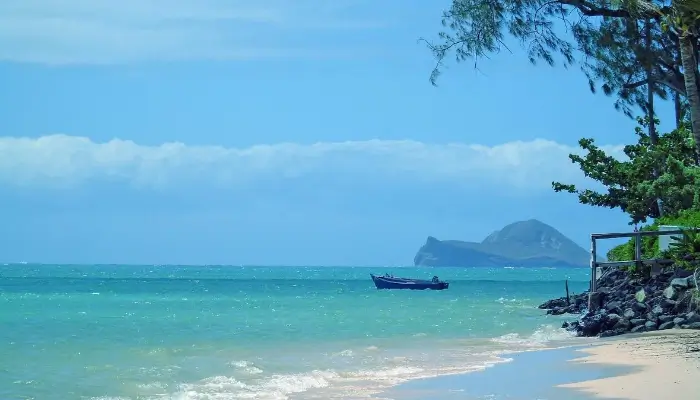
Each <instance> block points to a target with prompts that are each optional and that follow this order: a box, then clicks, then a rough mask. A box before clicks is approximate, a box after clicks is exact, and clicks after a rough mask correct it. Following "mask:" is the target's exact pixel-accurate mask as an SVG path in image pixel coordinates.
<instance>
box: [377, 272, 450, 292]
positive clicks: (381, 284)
mask: <svg viewBox="0 0 700 400" xmlns="http://www.w3.org/2000/svg"><path fill="white" fill-rule="evenodd" d="M369 275H370V276H371V277H372V281H373V282H374V286H376V287H377V289H411V290H425V289H431V290H444V289H447V288H449V287H450V284H449V283H448V282H443V281H441V280H440V278H438V277H437V276H434V277H433V279H432V280H425V279H411V278H396V277H393V276H390V275H388V274H386V275H384V276H377V275H374V274H369Z"/></svg>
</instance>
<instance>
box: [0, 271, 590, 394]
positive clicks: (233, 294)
mask: <svg viewBox="0 0 700 400" xmlns="http://www.w3.org/2000/svg"><path fill="white" fill-rule="evenodd" d="M370 272H375V273H382V274H383V273H385V272H389V273H393V274H395V275H397V276H410V277H424V278H428V279H429V278H430V277H431V276H433V275H435V274H437V275H439V276H440V278H441V279H444V280H447V281H449V282H450V288H449V290H445V291H396V290H392V291H378V290H376V289H375V288H374V286H373V284H372V281H371V279H370V277H369V273H370ZM587 272H588V271H587V270H574V269H487V268H473V269H454V268H444V269H429V268H359V267H358V268H349V267H344V268H338V267H319V268H302V267H232V266H206V267H204V266H119V265H114V266H105V265H99V266H91V265H85V266H75V265H26V264H25V265H4V266H0V278H1V280H0V355H2V356H1V357H0V398H2V399H41V400H52V399H57V400H58V399H61V400H68V399H103V400H106V399H178V400H180V399H182V400H185V399H287V398H291V399H308V398H318V399H332V398H343V399H349V398H367V395H369V394H372V393H378V392H380V391H382V390H383V389H385V388H386V387H388V386H391V385H395V384H398V383H401V382H404V381H406V380H409V379H414V378H420V377H426V376H435V375H438V374H445V373H454V372H464V371H469V370H472V369H477V368H483V367H485V366H488V365H492V364H494V363H497V362H500V361H503V358H501V357H499V355H502V354H503V353H506V352H511V351H519V350H524V349H533V348H544V347H553V346H556V345H558V344H561V343H565V342H566V343H568V342H569V341H572V340H575V339H572V338H570V336H569V335H568V334H566V333H565V332H563V331H562V330H560V329H558V326H560V325H561V321H562V318H561V317H551V316H550V317H547V316H544V315H543V314H544V313H543V312H542V311H541V310H538V309H537V308H536V306H537V305H538V304H540V303H541V302H542V301H544V300H547V299H549V298H553V297H559V296H562V295H563V292H564V280H565V279H569V284H570V288H571V290H572V291H574V292H581V291H583V290H584V289H585V288H586V286H587V279H588V277H587Z"/></svg>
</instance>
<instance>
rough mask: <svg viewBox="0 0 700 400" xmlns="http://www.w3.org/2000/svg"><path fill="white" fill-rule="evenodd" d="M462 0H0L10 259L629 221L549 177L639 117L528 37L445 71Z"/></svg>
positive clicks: (201, 258) (3, 216)
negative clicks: (434, 81)
mask: <svg viewBox="0 0 700 400" xmlns="http://www.w3.org/2000/svg"><path fill="white" fill-rule="evenodd" d="M450 3H451V2H450V1H449V0H439V1H435V0H430V1H428V0H412V1H410V2H405V1H399V0H381V1H376V0H375V1H369V0H333V1H328V0H121V1H119V2H116V1H107V0H22V1H5V2H0V80H1V81H2V90H0V135H2V136H0V220H2V224H0V261H2V262H22V261H26V262H42V263H128V264H230V265H239V264H244V265H300V266H304V265H314V266H315V265H325V266H329V265H374V266H398V265H411V264H412V262H413V257H414V255H415V253H416V251H417V250H418V248H419V247H420V246H421V245H422V244H423V243H424V242H425V240H426V237H427V236H429V235H430V236H434V237H437V238H439V239H459V240H468V241H481V240H482V239H483V238H484V237H485V236H487V235H488V234H489V233H491V232H493V231H495V230H497V229H500V228H502V227H503V226H504V225H506V224H508V223H511V222H514V221H519V220H526V219H531V218H536V219H539V220H541V221H543V222H545V223H548V224H550V225H552V226H554V227H555V228H557V229H558V230H560V231H561V232H562V233H564V234H565V235H567V236H568V237H570V238H571V239H572V240H574V241H575V242H577V243H579V244H581V245H582V246H583V247H584V248H588V247H589V239H588V238H589V234H590V233H592V232H613V231H627V230H629V229H630V227H629V226H628V225H627V222H628V220H627V218H626V217H625V216H624V215H623V214H622V213H621V212H619V211H615V210H605V209H599V208H593V207H589V206H583V205H580V204H578V202H577V199H576V198H575V196H573V195H569V194H562V193H554V192H553V191H552V189H551V182H552V181H555V180H561V181H564V182H566V183H569V182H570V183H577V184H581V185H584V186H586V185H591V183H590V182H587V181H586V179H585V178H584V177H583V176H582V175H581V173H580V171H578V170H577V169H576V167H575V166H574V165H572V164H571V162H570V161H569V159H568V157H567V155H568V154H569V153H571V152H575V151H577V141H578V139H579V138H581V137H592V138H594V139H595V140H596V142H597V143H599V144H601V145H604V146H605V148H606V149H608V150H609V151H611V152H612V153H613V154H620V149H621V146H622V145H624V144H627V143H631V142H633V141H634V140H635V137H634V127H635V123H634V121H633V120H631V119H629V118H627V117H625V116H624V115H623V114H621V113H619V112H617V111H615V110H614V108H613V102H614V99H613V98H609V97H606V96H604V95H602V94H597V95H594V94H592V93H591V92H590V91H589V89H588V84H587V81H586V79H585V76H584V75H583V73H582V72H581V71H580V70H579V69H578V67H576V66H574V67H570V68H568V69H565V68H562V67H554V68H552V67H549V66H546V65H536V66H533V65H532V64H530V63H529V62H528V60H527V57H526V56H525V54H524V53H523V51H522V50H519V49H518V46H517V43H514V44H513V46H511V48H512V49H513V54H510V53H506V52H503V53H500V54H497V55H494V56H493V57H492V58H490V59H487V60H480V61H479V65H478V70H477V69H475V68H474V65H473V63H471V62H465V63H459V64H458V63H454V62H448V65H447V69H446V70H445V72H444V73H443V75H442V76H441V77H440V79H439V81H438V86H437V87H435V86H432V85H431V84H430V82H429V76H430V72H431V70H432V68H433V67H434V65H435V60H434V58H433V57H432V55H431V53H430V51H429V50H428V49H427V48H426V46H425V45H424V44H422V43H420V42H419V41H418V39H419V38H421V37H424V38H427V39H435V38H436V36H437V33H438V32H439V31H440V29H441V25H440V16H441V12H442V10H443V9H446V8H448V7H449V5H450ZM664 107H667V108H665V109H664V110H662V112H661V118H662V128H665V129H667V130H670V129H672V126H671V124H672V123H671V117H670V116H671V115H672V113H671V112H670V109H669V108H668V107H669V106H667V105H665V106H664ZM664 120H665V121H666V123H664ZM613 244H617V243H610V244H600V245H599V247H600V248H603V249H605V248H609V247H610V246H611V245H613Z"/></svg>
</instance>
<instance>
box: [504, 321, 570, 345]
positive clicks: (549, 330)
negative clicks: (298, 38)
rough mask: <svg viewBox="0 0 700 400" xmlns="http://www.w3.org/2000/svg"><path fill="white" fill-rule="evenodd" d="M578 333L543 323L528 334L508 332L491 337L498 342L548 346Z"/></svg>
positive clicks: (566, 339)
mask: <svg viewBox="0 0 700 400" xmlns="http://www.w3.org/2000/svg"><path fill="white" fill-rule="evenodd" d="M575 337H576V335H575V334H574V333H572V332H569V331H567V330H565V329H562V328H557V327H556V326H553V325H541V326H540V327H539V328H538V329H537V330H535V332H533V333H532V334H531V335H528V336H521V335H520V334H517V333H508V334H505V335H502V336H499V337H496V338H493V339H491V340H492V341H494V342H496V343H502V344H511V345H517V346H518V347H520V346H522V347H525V348H533V347H534V348H546V347H551V346H552V345H556V342H563V341H568V340H572V339H574V338H575ZM514 350H515V349H514Z"/></svg>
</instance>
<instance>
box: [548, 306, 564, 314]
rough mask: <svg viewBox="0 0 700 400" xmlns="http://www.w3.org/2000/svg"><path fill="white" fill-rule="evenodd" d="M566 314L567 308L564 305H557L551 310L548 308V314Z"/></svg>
mask: <svg viewBox="0 0 700 400" xmlns="http://www.w3.org/2000/svg"><path fill="white" fill-rule="evenodd" d="M562 314H566V309H565V308H562V307H556V308H552V309H551V310H547V315H562Z"/></svg>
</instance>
